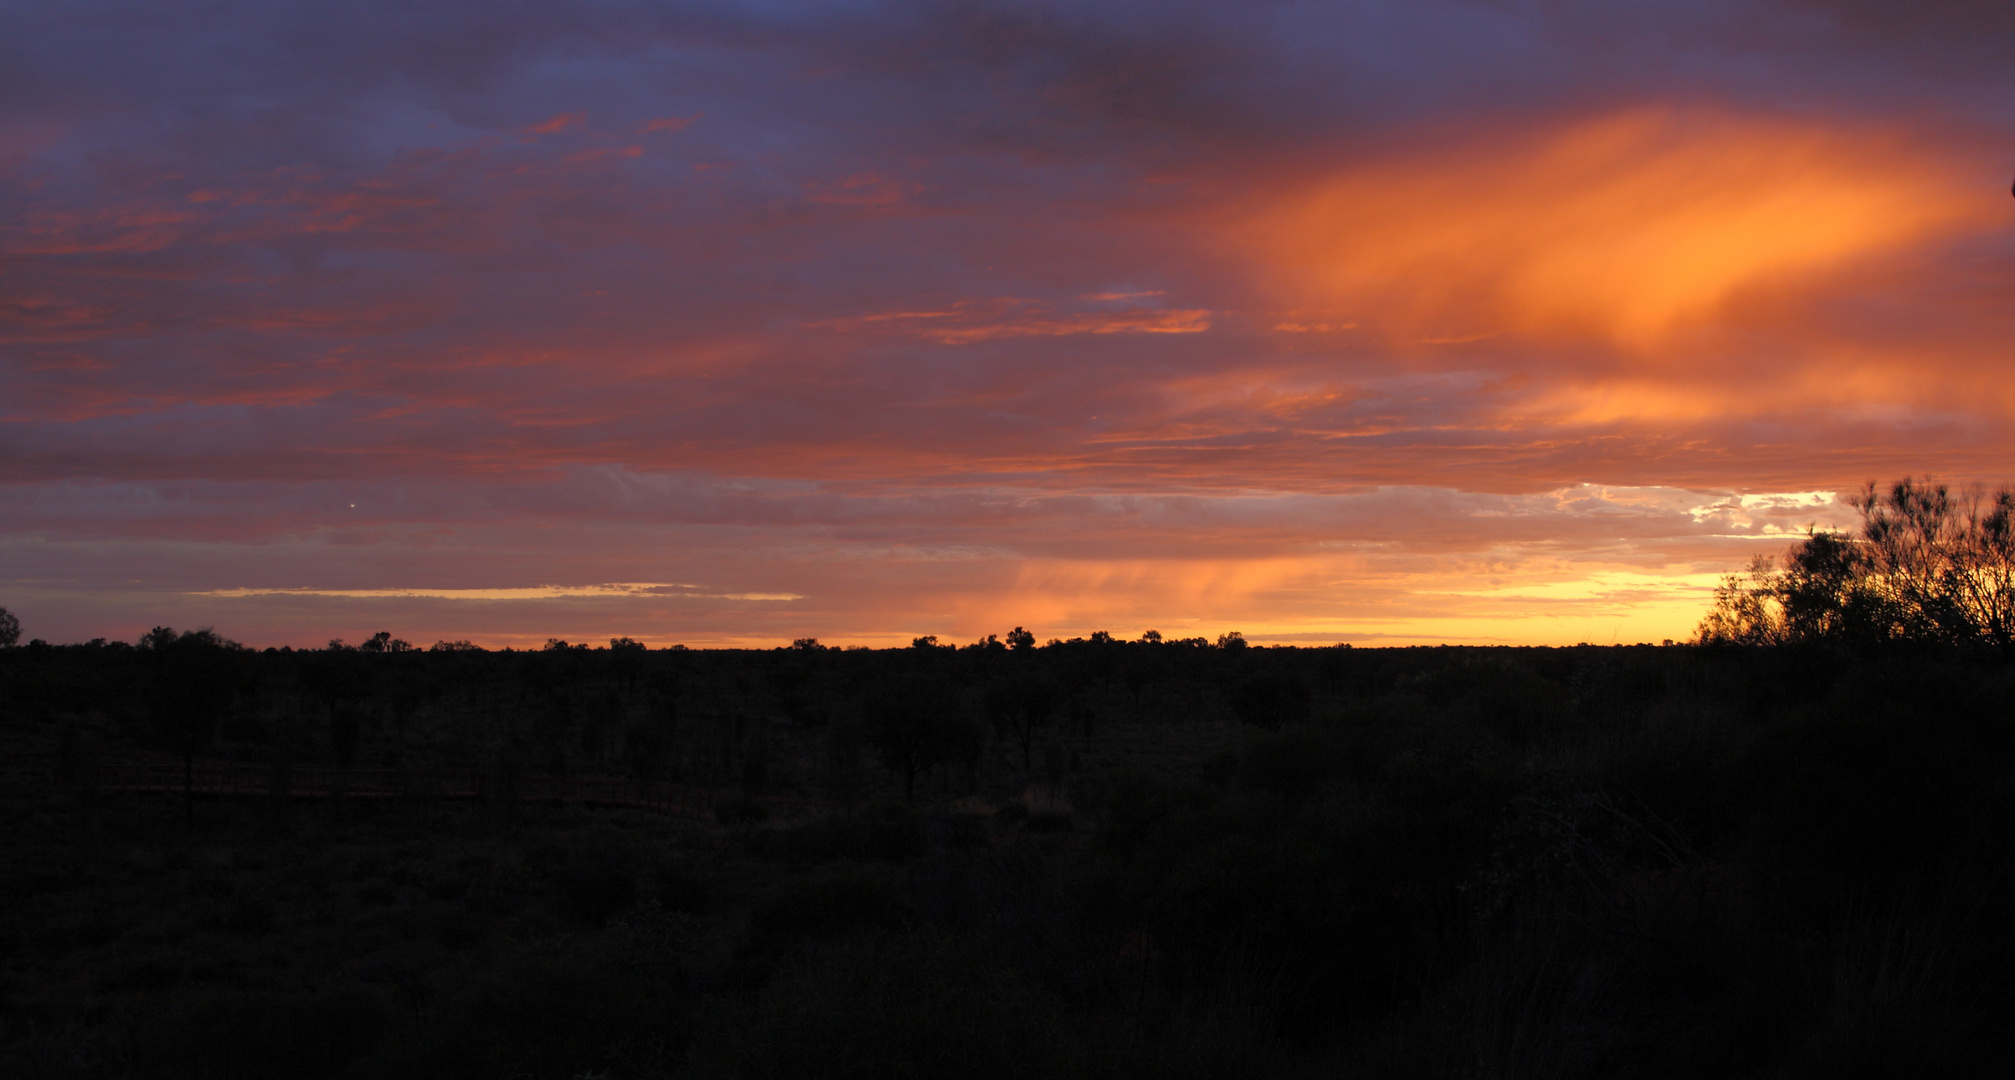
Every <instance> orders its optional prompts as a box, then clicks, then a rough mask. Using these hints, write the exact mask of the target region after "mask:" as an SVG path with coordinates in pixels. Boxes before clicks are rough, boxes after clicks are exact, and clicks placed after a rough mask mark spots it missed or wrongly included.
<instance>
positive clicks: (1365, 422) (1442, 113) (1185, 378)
mask: <svg viewBox="0 0 2015 1080" xmlns="http://www.w3.org/2000/svg"><path fill="white" fill-rule="evenodd" d="M2011 41H2015V5H2009V4H2006V3H2002V2H1989V0H1923V2H1920V3H1916V4H1911V5H1896V4H1890V3H1882V2H1879V0H1754V2H1726V0H1587V2H1577V0H1552V2H1546V0H1527V2H1519V0H1404V2H1399V0H1394V2H1342V0H1340V2H1333V3H1271V2H1262V0H1239V2H1236V3H1231V2H1220V3H1201V2H1185V0H1159V2H1154V3H1145V2H1138V3H1135V2H1119V3H1099V2H1089V0H1070V2H1055V3H1050V2H981V0H966V2H944V3H922V2H871V0H831V2H821V3H809V2H806V3H785V2H778V0H760V2H758V0H751V2H745V3H725V2H718V3H678V2H658V3H630V2H619V0H610V2H602V3H581V4H566V5H561V4H533V3H505V2H496V0H491V2H485V3H475V2H443V0H399V2H398V3H356V4H340V5H339V4H325V3H302V2H298V0H259V2H256V3H252V2H248V3H206V2H202V0H176V2H173V3H169V2H127V3H114V2H90V0H81V2H71V3H61V4H55V3H44V4H10V5H6V6H4V7H0V605H4V606H6V607H7V608H9V609H10V610H12V611H14V612H15V613H16V614H17V615H18V616H19V617H20V619H21V621H22V626H23V632H24V633H23V636H24V639H25V638H27V637H31V636H32V637H42V638H45V639H47V640H51V641H79V640H86V639H90V638H94V637H105V638H111V639H124V640H129V641H130V640H132V639H134V638H136V637H137V636H138V635H139V634H141V633H142V632H144V631H145V630H147V629H148V628H149V627H151V626H156V625H169V626H174V627H178V628H189V627H195V626H214V627H215V628H216V629H217V630H218V631H219V632H220V633H223V634H225V635H226V636H228V637H232V638H234V639H237V640H240V641H244V642H246V643H248V644H253V645H259V646H265V645H283V644H291V645H295V646H308V645H319V644H321V643H322V642H325V641H327V640H328V639H330V638H346V639H348V640H351V641H356V640H359V639H361V638H363V637H366V636H368V635H369V634H371V633H372V632H374V631H377V630H390V631H392V632H393V633H394V634H396V635H397V636H399V637H402V638H405V639H408V640H411V641H414V642H415V643H417V644H421V645H425V644H428V643H430V642H433V641H435V640H443V639H447V640H453V639H466V640H471V641H474V642H477V643H479V644H484V645H489V646H504V645H512V646H518V647H523V646H527V645H536V644H538V643H541V642H544V641H545V640H546V639H548V638H552V637H559V638H564V639H569V640H574V641H604V640H606V639H608V638H610V637H614V636H617V635H627V636H631V637H634V638H636V639H638V640H642V641H645V642H647V643H649V644H652V645H668V644H672V643H683V644H686V645H689V646H692V647H707V646H716V647H718V646H763V647H768V646H773V645H779V644H783V643H785V642H788V641H790V640H792V639H795V638H800V637H807V636H812V637H817V638H819V639H820V640H821V641H824V642H826V643H828V644H855V645H870V646H886V645H899V644H907V643H908V642H909V640H910V639H911V638H913V637H915V636H918V635H924V634H934V635H937V636H938V637H939V638H940V639H941V640H943V641H945V642H947V643H958V642H965V641H970V640H973V639H975V638H978V637H980V636H983V635H985V634H988V633H1000V634H1005V633H1006V631H1007V630H1009V629H1010V628H1011V627H1014V626H1025V627H1027V628H1028V629H1030V630H1031V631H1033V632H1034V633H1035V634H1036V635H1037V637H1038V638H1039V639H1048V638H1052V637H1055V638H1069V637H1073V636H1080V635H1085V634H1088V633H1090V632H1091V631H1093V630H1106V631H1109V632H1111V633H1113V634H1115V635H1116V636H1120V637H1127V638H1131V637H1135V636H1138V635H1139V634H1141V633H1142V632H1144V631H1145V630H1147V629H1151V628H1152V629H1157V630H1159V631H1160V632H1161V633H1162V634H1163V635H1164V636H1167V637H1186V636H1193V635H1200V636H1205V637H1213V638H1214V637H1215V636H1216V635H1218V634H1221V633H1224V632H1227V631H1233V630H1236V631H1240V632H1241V633H1243V634H1244V636H1245V637H1246V638H1247V639H1249V640H1251V641H1254V642H1258V643H1279V644H1303V645H1328V644H1332V643H1336V642H1349V643H1352V644H1355V645H1408V644H1422V643H1441V642H1446V643H1456V644H1572V643H1576V642H1592V643H1596V644H1608V643H1612V642H1634V641H1660V640H1663V639H1667V638H1673V639H1682V640H1683V639H1685V638H1686V637H1688V636H1690V635H1691V633H1692V631H1693V628H1694V626H1695V624H1696V623H1697V622H1698V620H1699V618H1700V616H1701V614H1702V613H1703V612H1704V610H1705V608H1706V605H1707V603H1708V600H1709V597H1710V594H1711V590H1712V587H1713V585H1714V583H1715V582H1716V580H1717V579H1718V578H1719V577H1720V575H1722V574H1725V573H1728V572H1731V571H1733V570H1736V569H1739V568H1740V567H1742V566H1743V565H1744V564H1746V563H1747V562H1748V560H1749V559H1750V557H1751V556H1753V555H1756V554H1776V553H1779V552H1782V551H1783V550H1784V549H1785V548H1786V547H1788V546H1789V545H1790V544H1791V543H1792V542H1794V541H1795V539H1796V538H1797V537H1798V536H1800V535H1802V534H1803V533H1804V531H1805V530H1806V529H1808V528H1812V527H1820V528H1828V527H1842V526H1847V525H1851V524H1852V522H1853V520H1854V515H1853V512H1852V510H1851V509H1850V508H1849V507H1847V506H1846V505H1845V504H1844V503H1843V502H1842V500H1841V494H1842V493H1851V492H1852V491H1854V490H1856V489H1858V488H1859V487H1860V486H1861V485H1862V484H1863V483H1865V482H1868V481H1887V480H1891V479H1894V478H1897V477H1901V476H1903V475H1906V474H1913V475H1927V474H1928V475H1933V476H1936V477H1938V478H1940V479H1943V480H1946V481H1949V482H1951V483H1954V484H1956V485H1965V484H1976V483H1977V484H1985V485H1989V486H1993V485H1997V484H1999V483H2002V482H2004V481H2009V480H2015V457H2011V451H2015V381H2011V380H2010V378H2009V377H2008V376H2009V374H2010V368H2011V363H2015V351H2011V343H2015V199H2011V198H2010V180H2011V176H2015V66H2011V65H2009V64H2008V63H2007V56H2006V54H2007V46H2008V44H2009V43H2010V42H2011Z"/></svg>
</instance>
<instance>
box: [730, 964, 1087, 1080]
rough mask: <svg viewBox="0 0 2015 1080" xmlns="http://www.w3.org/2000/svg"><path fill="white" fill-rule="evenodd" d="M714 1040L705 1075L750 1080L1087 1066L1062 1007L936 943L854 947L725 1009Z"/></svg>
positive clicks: (978, 1076)
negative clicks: (1080, 1062) (1075, 1043)
mask: <svg viewBox="0 0 2015 1080" xmlns="http://www.w3.org/2000/svg"><path fill="white" fill-rule="evenodd" d="M703 1031H704V1033H703V1035H702V1036H701V1042H700V1044H699V1045H698V1046H697V1047H696V1050H695V1057H696V1059H697V1063H698V1064H699V1065H700V1066H701V1069H702V1071H703V1073H713V1074H715V1075H726V1076H736V1077H745V1078H749V1080H758V1078H763V1080H768V1078H777V1080H784V1078H790V1080H800V1078H804V1077H814V1076H816V1077H822V1078H828V1080H855V1078H859V1080H870V1078H872V1080H907V1078H923V1077H960V1078H961V1080H993V1078H996V1077H1001V1078H1006V1077H1031V1078H1033V1077H1054V1076H1062V1075H1068V1074H1070V1073H1071V1072H1075V1071H1078V1070H1076V1069H1074V1068H1072V1066H1073V1065H1076V1064H1078V1062H1079V1061H1081V1060H1082V1058H1081V1056H1080V1055H1079V1054H1078V1053H1077V1051H1076V1049H1075V1047H1074V1045H1073V1040H1072V1038H1071V1033H1070V1029H1069V1027H1068V1025H1067V1024H1066V1022H1065V1013H1064V1010H1063V1009H1062V1008H1061V1006H1060V1004H1059V1003H1058V1002H1057V1001H1056V1000H1055V999H1054V998H1052V997H1051V996H1050V995H1048V994H1046V993H1045V992H1043V990H1042V989H1041V988H1040V987H1038V986H1035V985H1034V984H1032V983H1030V982H1029V981H1027V980H1026V979H1023V978H1022V977H1020V976H1019V975H1017V974H1016V973H1015V971H1014V970H1013V969H1012V968H1010V967H1008V966H1007V965H1005V964H1003V963H1000V962H998V961H996V960H994V959H992V958H990V957H988V956H987V955H985V954H984V953H983V952H981V951H980V950H978V949H976V948H974V947H972V946H970V945H967V944H963V943H959V942H956V941H953V940H951V939H949V938H945V937H942V936H939V935H936V934H931V933H916V934H903V935H891V934H867V935H861V936H857V937H854V938H852V939H850V940H848V941H846V942H845V943H843V944H841V945H838V946H836V947H834V948H832V949H830V950H827V951H825V952H822V953H820V954H818V955H816V956H813V957H809V958H807V959H806V960H804V961H802V962H800V963H799V964H797V965H794V966H793V967H792V968H790V969H789V970H787V971H786V972H784V973H783V974H782V975H781V976H779V977H778V978H777V979H776V980H775V981H774V982H773V983H772V984H771V985H770V986H769V987H767V988H766V989H765V990H763V991H762V992H761V993H760V994H757V995H755V996H754V997H753V998H751V999H748V1000H745V1001H742V1002H736V1003H732V1004H730V1005H728V1006H726V1007H724V1008H723V1009H722V1010H721V1011H720V1012H719V1013H717V1014H716V1015H715V1016H714V1017H713V1018H712V1022H711V1023H709V1024H707V1025H706V1026H705V1028H704V1029H703Z"/></svg>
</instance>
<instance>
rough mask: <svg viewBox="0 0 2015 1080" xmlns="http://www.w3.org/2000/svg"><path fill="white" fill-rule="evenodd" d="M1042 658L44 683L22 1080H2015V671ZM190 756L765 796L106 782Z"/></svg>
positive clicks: (262, 664) (217, 674) (86, 673)
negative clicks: (2006, 1076)
mask: <svg viewBox="0 0 2015 1080" xmlns="http://www.w3.org/2000/svg"><path fill="white" fill-rule="evenodd" d="M1011 640H1012V641H1013V642H1014V644H1016V645H1017V646H1021V647H1018V648H1012V649H1010V648H1002V647H999V646H998V645H992V646H981V647H972V648H964V649H956V650H954V649H942V648H935V647H931V643H929V642H923V643H920V645H919V647H917V648H913V649H904V650H890V651H881V652H868V651H839V650H830V649H820V648H816V647H815V646H814V643H811V642H805V643H801V647H798V648H792V649H781V650H776V651H772V652H697V651H694V652H687V651H676V650H648V651H647V650H643V649H641V648H635V647H631V646H629V645H628V644H627V643H624V642H620V641H619V642H617V643H615V645H614V646H613V647H608V648H596V649H582V648H574V647H561V646H560V645H559V643H555V647H554V648H551V649H549V650H546V651H543V652H536V653H486V652H479V651H471V650H464V649H457V648H452V647H448V648H442V649H439V650H435V651H410V650H404V649H402V648H400V647H399V643H397V642H395V641H393V640H391V639H390V638H389V637H381V638H378V639H374V641H373V642H372V648H371V649H369V650H364V651H360V650H356V649H329V650H315V651H309V652H287V651H278V652H275V651H266V652H253V651H250V650H241V649H235V648H231V647H229V646H228V643H223V642H220V641H218V640H216V639H215V638H214V637H213V636H208V635H202V634H193V635H191V634H176V633H173V632H169V631H160V632H157V633H155V634H153V635H150V636H149V638H148V640H147V641H146V642H145V643H143V647H133V646H125V645H116V644H110V645H108V644H102V643H100V644H92V645H83V646H68V647H50V646H46V645H40V644H31V645H29V646H21V647H15V648H9V649H0V736H4V740H5V744H4V745H5V748H6V752H7V755H8V757H7V761H8V770H7V772H6V775H5V778H4V780H0V814H4V825H0V867H4V870H0V1075H7V1076H22V1077H66V1076H76V1077H126V1076H131V1077H267V1076H288V1077H379V1076H385V1077H401V1076H411V1077H429V1078H447V1077H472V1078H485V1080H488V1078H506V1077H563V1078H577V1077H612V1078H627V1077H654V1076H697V1077H711V1076H720V1077H878V1078H879V1077H936V1076H944V1077H979V1078H985V1077H1009V1076H1028V1077H1079V1076H1083V1077H1093V1076H1101V1077H1103V1076H1111V1077H1121V1076H1170V1077H1184V1076H1196V1077H1204V1076H1210V1077H1217V1076H1252V1077H1275V1076H1298V1075H1310V1076H1314V1075H1324V1076H1328V1075H1337V1076H1363V1077H1420V1076H1473V1077H1524V1076H1532V1077H1540V1076H1544V1077H1579V1076H1645V1077H1687V1078H1693V1077H1702V1076H1717V1077H1719V1076H1762V1077H1808V1076H1809V1077H1821V1076H1824V1077H1844V1076H1870V1077H1874V1076H1883V1077H1893V1076H1941V1077H1944V1076H1965V1075H1979V1074H1985V1073H1987V1072H1989V1071H1990V1070H1992V1071H1995V1072H1997V1074H1998V1072H1999V1069H2000V1068H2002V1067H2005V1063H2006V1062H2007V1061H2008V1060H2010V1055H2011V1051H2015V1047H2011V1046H2010V1043H2011V1041H2015V1040H2011V1038H2010V1032H2015V1015H2011V1014H2015V1001H2011V997H2010V986H2009V980H2008V979H2007V977H2006V973H2007V972H2008V971H2010V970H2011V964H2015V940H2011V938H2015V893H2011V884H2015V883H2011V880H2010V876H2009V872H2008V871H2009V862H2008V853H2009V852H2010V851H2011V850H2015V849H2011V844H2015V715H2011V709H2010V703H2011V701H2015V667H2011V666H2010V665H2009V663H2008V662H2007V661H2006V660H2005V659H2004V658H2003V656H2002V654H2001V653H2000V652H1999V651H1998V650H1993V649H1981V650H1979V651H1969V649H1967V648H1963V647H1954V646H1949V645H1940V646H1935V647H1914V646H1908V645H1897V644H1894V643H1891V644H1889V645H1887V646H1885V647H1882V648H1870V649H1864V650H1861V651H1846V650H1844V649H1842V648H1837V647H1833V646H1831V645H1827V644H1824V643H1815V644H1806V645H1775V646H1746V645H1734V644H1722V645H1692V646H1672V647H1664V648H1654V647H1622V648H1595V647H1582V648H1571V649H1555V650H1546V649H1460V648H1437V649H1399V650H1364V649H1347V648H1335V649H1304V650H1293V649H1261V648H1243V647H1240V643H1239V642H1238V641H1237V640H1236V639H1235V638H1229V637H1228V638H1226V639H1225V640H1224V641H1223V642H1222V643H1221V644H1206V643H1203V642H1200V641H1195V642H1181V643H1177V642H1127V643H1122V642H1114V641H1109V640H1097V641H1079V642H1067V643H1054V644H1051V645H1048V646H1044V647H1039V648H1038V647H1034V644H1033V641H1032V640H1030V639H1028V638H1027V637H1026V636H1025V635H1013V636H1011ZM150 755H151V756H153V757H155V758H158V759H160V760H164V761H173V762H181V761H188V762H197V761H201V760H205V759H217V760H231V761H241V762H242V761H249V762H263V763H270V764H271V766H272V767H273V769H274V770H275V774H276V776H283V775H284V774H285V771H286V770H287V769H290V768H299V769H303V770H306V769H309V768H311V767H313V768H321V767H333V768H348V769H357V770H363V769H366V768H368V769H373V770H392V771H393V772H395V773H396V772H397V771H399V770H424V769H430V768H439V767H448V766H453V767H456V768H465V769H471V770H481V771H483V772H484V773H485V774H486V775H488V776H490V777H493V778H509V777H511V776H532V775H538V774H544V775H571V776H587V775H595V776H612V777H617V776H626V777H631V778H634V779H637V780H638V781H639V782H642V781H652V782H670V781H677V782H680V783H684V784H689V785H695V786H701V787H708V788H713V789H717V790H721V791H723V792H726V793H728V797H727V798H726V800H725V802H724V803H723V805H722V809H721V812H720V813H719V814H718V816H717V819H716V820H711V821H701V820H693V819H690V818H680V817H675V816H669V815H664V814H657V813H651V812H647V811H641V810H624V809H597V808H590V807H585V806H582V805H542V804H530V803H526V802H524V801H521V800H516V799H512V798H508V797H504V796H500V795H495V794H494V793H495V792H499V791H504V792H508V791H509V790H510V789H509V785H508V784H493V785H492V786H491V787H490V788H488V789H487V790H489V791H491V792H492V793H493V795H492V796H491V797H488V798H486V799H485V800H482V801H472V802H460V803H450V802H443V801H439V800H437V799H431V798H429V797H427V796H426V795H424V794H415V795H413V796H412V797H409V798H404V799H385V800H372V801H367V800H362V799H343V798H325V799H313V800H311V799H305V798H288V797H284V796H276V795H267V796H262V797H240V798H235V799H212V800H200V799H199V800H185V799H183V798H182V797H181V796H180V795H178V794H176V793H173V792H165V793H155V794H141V793H131V792H119V791H112V790H107V789H106V787H105V785H104V784H102V783H100V782H99V781H98V780H97V779H96V778H98V777H101V776H103V775H108V773H109V771H108V770H107V769H105V768H104V766H106V765H109V764H111V763H113V762H117V761H124V760H131V759H134V758H138V757H143V756H150ZM282 790H284V786H282ZM780 796H790V797H793V798H796V799H798V800H800V801H801V802H814V803H816V804H817V806H816V807H815V808H814V809H813V810H812V811H811V812H810V813H809V814H798V815H793V816H786V815H783V814H780V813H771V812H770V810H771V808H772V806H773V804H774V803H775V802H776V800H777V799H778V797H780Z"/></svg>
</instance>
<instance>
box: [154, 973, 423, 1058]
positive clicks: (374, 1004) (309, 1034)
mask: <svg viewBox="0 0 2015 1080" xmlns="http://www.w3.org/2000/svg"><path fill="white" fill-rule="evenodd" d="M389 1020H390V1012H389V1010H388V1009H387V1008H386V1006H385V1003H384V1001H383V1000H381V999H380V998H379V997H377V996H376V995H374V994H371V993H368V992H365V991H359V990H349V991H337V992H330V993H320V994H270V993H258V994H253V993H213V994H207V995H203V996H200V997H196V998H192V999H188V1000H185V1001H184V1002H183V1003H182V1004H181V1005H180V1006H179V1007H175V1008H172V1009H170V1010H169V1011H168V1012H167V1014H166V1015H164V1016H162V1017H160V1018H159V1019H157V1020H155V1021H153V1022H150V1023H147V1024H144V1025H143V1026H142V1027H141V1028H140V1030H139V1031H138V1032H137V1033H136V1036H135V1040H134V1042H135V1046H134V1051H133V1062H134V1073H133V1074H134V1075H135V1076H138V1077H147V1078H152V1077H160V1078H163V1080H168V1078H175V1080H182V1078H188V1080H198V1078H201V1080H236V1078H240V1077H242V1078H245V1080H262V1078H264V1077H270V1076H287V1077H300V1078H302V1080H315V1078H320V1077H332V1078H333V1077H339V1076H343V1075H345V1074H346V1073H347V1072H348V1071H349V1069H350V1066H351V1065H352V1064H353V1063H354V1062H356V1061H357V1060H358V1059H360V1058H362V1057H363V1056H364V1055H365V1054H367V1053H369V1052H370V1051H371V1049H372V1048H373V1047H374V1046H376V1045H377V1043H378V1042H379V1041H380V1039H381V1038H382V1037H383V1036H384V1035H385V1033H386V1028H387V1025H388V1022H389Z"/></svg>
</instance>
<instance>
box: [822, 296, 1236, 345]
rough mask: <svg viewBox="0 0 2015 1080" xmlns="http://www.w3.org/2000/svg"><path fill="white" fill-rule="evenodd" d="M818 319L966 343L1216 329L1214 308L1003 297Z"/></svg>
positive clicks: (843, 327)
mask: <svg viewBox="0 0 2015 1080" xmlns="http://www.w3.org/2000/svg"><path fill="white" fill-rule="evenodd" d="M1097 299H1104V297H1099V298H1097ZM812 325H814V326H816V327H819V328H822V329H830V330H839V331H843V332H859V331H872V330H883V331H890V330H892V331H895V332H897V333H903V334H911V335H915V336H917V337H921V338H925V339H927V340H930V341H936V342H939V343H941V344H945V345H966V344H970V343H972V342H976V341H993V340H998V339H1001V338H1020V337H1064V336H1067V335H1071V334H1197V333H1202V332H1203V331H1205V330H1208V329H1210V312H1209V311H1205V310H1201V309H1177V310H1163V309H1159V308H1135V309H1128V310H1117V311H1114V310H1098V311H1080V312H1070V311H1057V310H1055V309H1053V308H1050V307H1048V306H1047V305H1043V304H1038V303H1035V302H1033V301H1028V300H1020V299H1014V298H1003V299H996V300H961V301H959V302H957V303H954V304H952V305H950V306H949V307H945V308H939V309H933V310H926V311H888V312H880V313H877V314H873V315H860V316H855V317H853V318H849V319H834V320H830V321H827V322H822V323H814V324H812Z"/></svg>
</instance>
